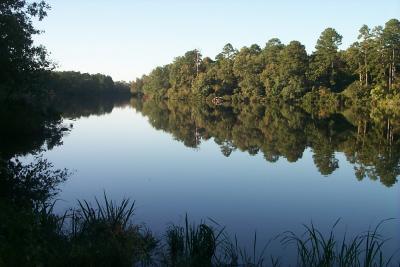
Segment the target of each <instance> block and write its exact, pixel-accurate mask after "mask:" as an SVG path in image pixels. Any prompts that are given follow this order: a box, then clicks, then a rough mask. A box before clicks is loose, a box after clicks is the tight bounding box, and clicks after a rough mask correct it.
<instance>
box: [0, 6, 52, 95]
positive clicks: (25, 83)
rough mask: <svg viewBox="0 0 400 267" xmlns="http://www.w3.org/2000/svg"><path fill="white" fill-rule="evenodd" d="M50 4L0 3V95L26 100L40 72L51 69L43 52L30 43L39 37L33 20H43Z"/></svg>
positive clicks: (37, 88)
mask: <svg viewBox="0 0 400 267" xmlns="http://www.w3.org/2000/svg"><path fill="white" fill-rule="evenodd" d="M49 8H50V7H49V5H48V4H47V3H46V2H44V1H34V2H28V1H25V0H12V1H11V0H9V1H2V3H1V4H0V35H1V38H0V92H1V94H0V96H1V97H3V98H7V99H8V98H11V97H12V98H17V97H18V98H21V97H22V96H23V97H28V96H29V94H31V93H32V90H36V93H38V91H39V90H40V87H35V86H34V85H35V84H36V83H38V82H39V80H40V79H41V75H42V74H40V73H42V72H43V71H44V70H46V69H49V68H50V65H51V64H50V62H49V61H48V60H47V52H46V49H45V48H44V47H42V46H35V45H34V44H33V37H34V36H35V35H37V34H40V31H39V30H38V29H35V27H34V25H33V20H34V19H37V20H42V19H43V18H44V17H45V16H46V15H47V13H46V12H47V10H48V9H49Z"/></svg>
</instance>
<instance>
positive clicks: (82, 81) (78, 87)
mask: <svg viewBox="0 0 400 267" xmlns="http://www.w3.org/2000/svg"><path fill="white" fill-rule="evenodd" d="M47 87H49V88H50V91H51V93H52V94H53V95H56V96H59V97H62V98H69V97H93V98H94V97H96V96H99V95H106V94H108V95H111V94H115V95H116V94H125V95H129V94H130V93H129V91H130V88H129V85H128V84H127V83H124V82H114V81H113V79H112V78H111V77H110V76H107V75H104V74H100V73H97V74H93V75H91V74H89V73H80V72H76V71H63V72H52V73H51V75H50V77H49V81H48V82H47Z"/></svg>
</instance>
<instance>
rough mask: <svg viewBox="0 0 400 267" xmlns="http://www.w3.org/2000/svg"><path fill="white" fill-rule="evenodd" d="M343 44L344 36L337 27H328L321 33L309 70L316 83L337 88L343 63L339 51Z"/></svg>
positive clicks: (312, 79) (311, 78)
mask: <svg viewBox="0 0 400 267" xmlns="http://www.w3.org/2000/svg"><path fill="white" fill-rule="evenodd" d="M341 44H342V36H341V35H340V34H339V33H337V32H336V30H335V29H333V28H327V29H325V30H324V31H323V32H322V33H321V35H320V37H319V39H318V41H317V45H316V46H315V49H316V50H315V52H314V53H313V55H312V57H311V64H310V71H309V73H310V74H309V75H310V80H311V81H312V82H314V83H315V84H316V85H319V86H325V87H328V88H332V89H335V90H336V89H337V86H338V83H339V80H340V67H341V65H342V62H341V60H340V57H339V53H338V50H339V46H340V45H341Z"/></svg>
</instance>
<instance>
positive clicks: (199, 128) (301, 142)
mask: <svg viewBox="0 0 400 267" xmlns="http://www.w3.org/2000/svg"><path fill="white" fill-rule="evenodd" d="M131 105H132V107H134V108H135V109H136V110H138V111H140V112H141V113H142V114H143V115H145V116H147V117H148V119H149V122H150V124H151V125H152V126H153V127H154V128H156V129H158V130H163V131H165V132H168V133H171V134H172V135H173V136H174V138H175V139H176V140H179V141H181V142H183V143H184V144H185V146H187V147H191V148H198V147H199V145H200V143H201V141H202V140H208V139H210V138H213V139H214V141H215V143H216V144H218V145H219V147H220V150H221V153H222V154H223V155H224V156H226V157H229V156H230V155H231V153H232V152H233V151H235V150H237V149H238V150H240V151H246V152H248V153H249V154H250V155H256V154H259V153H261V154H262V155H263V156H264V158H265V160H266V161H268V162H276V161H277V160H278V159H279V158H281V157H284V158H286V159H287V161H289V162H296V161H298V160H299V159H301V158H302V156H303V153H304V151H305V149H306V148H311V149H312V151H313V161H314V164H315V167H316V168H317V169H318V171H319V172H320V173H321V174H322V175H325V176H329V175H330V174H332V173H333V172H334V171H335V170H336V169H338V168H339V166H340V162H339V160H338V159H337V158H336V156H335V153H336V152H343V153H344V155H345V156H346V159H347V161H348V162H350V163H351V164H352V165H353V167H354V175H355V177H356V178H357V179H358V180H363V179H364V178H366V177H368V178H369V179H372V180H378V179H379V180H380V182H381V183H382V184H384V185H385V186H388V187H390V186H392V185H393V184H395V183H396V182H397V177H398V176H399V174H400V164H399V163H400V141H399V138H398V137H399V133H400V123H399V121H400V120H396V119H393V118H387V117H385V116H383V115H382V117H381V118H380V117H378V119H375V120H374V119H371V116H366V115H365V112H360V111H357V110H346V111H343V112H341V113H334V114H330V115H323V116H321V115H318V114H317V115H316V114H310V113H307V112H306V111H304V110H302V109H301V108H298V107H295V106H289V105H262V104H254V103H253V104H248V105H243V104H242V105H235V104H225V105H213V104H208V103H206V102H201V101H199V102H194V103H193V102H191V103H187V102H183V101H174V100H165V101H161V100H156V99H146V100H142V99H136V98H135V99H132V100H131ZM375 116H377V115H376V114H375Z"/></svg>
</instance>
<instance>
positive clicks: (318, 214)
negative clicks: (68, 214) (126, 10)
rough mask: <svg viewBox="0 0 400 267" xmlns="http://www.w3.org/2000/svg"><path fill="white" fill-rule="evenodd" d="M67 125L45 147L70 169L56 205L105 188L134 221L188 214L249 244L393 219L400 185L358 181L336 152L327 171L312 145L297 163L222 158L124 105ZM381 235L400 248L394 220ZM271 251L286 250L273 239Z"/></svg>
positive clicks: (210, 145)
mask: <svg viewBox="0 0 400 267" xmlns="http://www.w3.org/2000/svg"><path fill="white" fill-rule="evenodd" d="M66 122H67V123H69V122H72V123H73V125H74V127H73V130H72V131H71V132H70V133H69V134H68V135H66V136H65V137H64V138H63V145H61V146H57V147H55V148H53V149H52V150H49V151H46V152H45V153H44V157H45V158H47V159H49V160H50V161H51V162H53V163H54V165H55V166H56V167H59V168H68V169H69V170H73V175H72V176H71V177H70V178H69V179H68V180H67V181H66V182H65V183H64V184H63V185H62V186H61V193H60V195H59V196H58V197H59V199H60V201H59V202H58V207H57V209H58V211H60V212H61V211H63V210H65V209H66V208H69V207H71V206H72V207H73V206H75V205H76V200H77V199H93V198H94V197H101V195H102V194H103V191H105V192H106V193H107V195H108V196H109V197H110V198H112V199H115V200H120V199H121V198H123V197H129V198H131V199H134V200H136V217H135V219H136V222H144V223H146V225H147V226H148V227H150V228H151V229H152V231H154V232H155V233H156V234H158V235H161V234H162V233H163V232H164V230H165V228H166V227H167V226H168V223H172V222H174V223H181V222H183V218H184V215H185V213H188V215H189V218H190V219H191V220H194V221H199V220H200V219H207V218H208V217H210V218H212V219H213V220H215V221H217V222H218V223H219V224H221V225H224V226H226V227H227V230H228V231H229V232H230V233H232V235H233V234H237V236H238V238H239V240H240V241H241V242H242V243H243V244H251V240H252V238H253V235H254V231H257V235H258V239H259V242H260V243H262V242H266V241H267V240H268V239H269V238H271V237H274V236H275V235H276V234H278V233H281V232H283V231H286V230H293V231H295V232H298V233H301V231H302V230H303V228H302V226H301V224H302V223H309V222H311V221H312V222H313V223H314V224H315V225H317V226H318V228H319V229H321V230H323V231H327V230H329V229H330V227H331V225H332V224H333V223H334V222H335V221H336V220H337V219H338V218H341V221H342V223H341V224H340V225H339V226H338V231H339V233H343V232H344V231H346V232H347V233H349V234H350V235H351V234H353V233H360V232H361V231H363V230H367V229H368V228H369V227H370V226H374V225H376V224H377V223H378V222H379V221H380V220H382V219H385V218H392V217H394V218H400V190H399V184H398V183H395V184H394V185H392V186H391V187H387V186H385V185H383V184H382V183H380V182H379V180H377V181H373V180H370V179H364V180H362V181H358V180H357V179H355V175H354V166H353V165H352V164H350V163H349V162H348V160H347V159H346V157H345V155H344V154H343V153H340V152H336V153H335V155H334V156H335V158H336V159H338V164H339V168H338V169H336V170H335V171H334V172H333V173H332V174H330V175H327V176H324V175H322V174H321V173H320V172H319V171H318V169H317V168H316V166H315V164H314V161H313V157H312V155H313V151H312V149H310V148H307V149H306V150H305V151H304V152H303V155H302V157H301V159H299V160H297V161H296V162H289V161H288V160H287V159H285V158H284V157H280V158H279V160H278V161H277V162H268V161H266V160H265V158H264V157H263V156H262V155H261V154H257V155H250V154H249V153H247V152H243V151H240V150H235V151H233V152H232V154H231V155H230V156H229V157H225V156H224V155H223V154H222V153H221V151H220V147H219V146H218V145H217V144H216V143H215V142H214V140H213V138H210V139H208V140H203V141H202V142H201V143H200V145H199V146H198V147H197V148H190V147H186V146H185V145H184V144H183V142H181V141H178V140H176V139H175V138H174V137H173V136H172V135H171V134H170V133H167V132H165V131H163V130H156V129H155V128H153V126H152V125H151V124H150V123H149V119H148V118H147V117H146V116H143V115H142V113H140V112H138V111H136V110H135V109H134V108H132V107H130V106H126V107H119V108H114V109H113V110H112V112H111V113H108V114H103V115H91V116H89V117H82V118H78V119H75V120H73V121H69V120H68V119H66ZM382 233H383V234H384V235H385V236H386V237H391V238H393V239H392V240H391V241H390V248H391V249H395V248H398V247H399V244H400V223H399V221H398V220H397V221H392V222H390V223H387V224H385V227H384V229H383V231H382ZM269 251H270V252H271V253H274V254H276V253H278V254H279V253H283V252H282V249H281V247H280V246H278V245H276V246H275V245H272V246H271V249H270V250H269Z"/></svg>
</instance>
